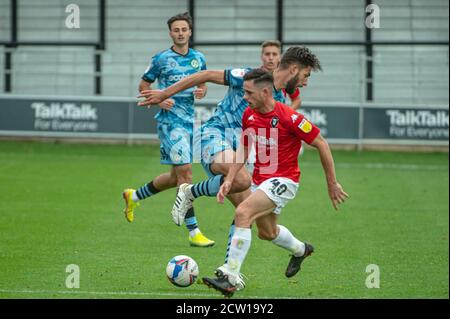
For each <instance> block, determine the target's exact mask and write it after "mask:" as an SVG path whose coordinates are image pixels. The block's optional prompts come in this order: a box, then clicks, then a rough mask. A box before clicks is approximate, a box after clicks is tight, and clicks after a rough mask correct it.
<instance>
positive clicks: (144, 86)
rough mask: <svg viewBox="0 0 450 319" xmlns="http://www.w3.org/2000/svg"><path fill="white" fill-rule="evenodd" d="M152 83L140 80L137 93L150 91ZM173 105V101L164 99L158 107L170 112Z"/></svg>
mask: <svg viewBox="0 0 450 319" xmlns="http://www.w3.org/2000/svg"><path fill="white" fill-rule="evenodd" d="M152 83H153V82H149V81H146V80H144V79H141V82H140V83H139V92H142V91H147V90H151V89H152ZM174 104H175V101H174V100H173V99H165V100H164V101H162V102H161V103H158V105H159V107H161V108H162V109H164V110H170V109H171V108H172V107H173V106H174Z"/></svg>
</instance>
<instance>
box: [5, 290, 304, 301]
mask: <svg viewBox="0 0 450 319" xmlns="http://www.w3.org/2000/svg"><path fill="white" fill-rule="evenodd" d="M0 293H6V294H63V295H111V296H157V297H184V298H186V297H208V298H221V297H222V296H220V295H218V294H201V293H200V294H199V293H186V294H183V293H176V292H139V291H128V292H125V291H78V290H59V291H56V290H55V291H53V290H7V289H0ZM242 297H243V298H250V299H298V298H294V297H268V296H242Z"/></svg>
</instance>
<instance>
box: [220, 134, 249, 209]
mask: <svg viewBox="0 0 450 319" xmlns="http://www.w3.org/2000/svg"><path fill="white" fill-rule="evenodd" d="M248 153H249V151H248V146H246V145H244V143H241V144H240V145H239V147H238V149H237V151H236V160H235V162H234V163H233V164H231V167H230V169H229V170H228V174H227V175H226V176H225V179H224V181H223V184H222V185H221V186H220V190H219V192H218V193H217V201H218V202H219V203H221V204H223V202H224V201H225V197H226V196H227V195H228V193H229V192H230V190H231V186H232V185H233V181H234V179H235V178H236V175H237V173H238V172H239V171H240V170H241V169H242V167H243V166H244V163H245V162H246V161H247V159H248Z"/></svg>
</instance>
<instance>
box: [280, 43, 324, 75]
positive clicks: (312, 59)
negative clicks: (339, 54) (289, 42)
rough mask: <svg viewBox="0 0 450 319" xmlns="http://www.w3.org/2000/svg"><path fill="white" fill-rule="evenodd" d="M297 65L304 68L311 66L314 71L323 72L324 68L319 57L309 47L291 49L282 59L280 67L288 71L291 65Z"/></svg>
mask: <svg viewBox="0 0 450 319" xmlns="http://www.w3.org/2000/svg"><path fill="white" fill-rule="evenodd" d="M293 63H297V64H299V65H300V66H302V67H307V66H310V67H312V69H313V70H314V71H322V66H321V65H320V61H319V59H318V58H317V56H316V55H315V54H314V53H312V52H311V51H310V50H309V49H308V48H307V47H304V46H295V47H290V48H289V49H287V51H286V52H285V53H284V54H283V56H282V57H281V62H280V67H281V68H282V69H286V68H287V67H288V66H289V65H291V64H293Z"/></svg>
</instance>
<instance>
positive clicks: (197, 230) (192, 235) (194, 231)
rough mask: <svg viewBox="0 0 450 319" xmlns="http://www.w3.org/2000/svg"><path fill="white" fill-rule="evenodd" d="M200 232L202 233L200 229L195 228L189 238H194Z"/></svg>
mask: <svg viewBox="0 0 450 319" xmlns="http://www.w3.org/2000/svg"><path fill="white" fill-rule="evenodd" d="M199 232H200V229H198V227H197V228H195V229H193V230H190V231H189V236H191V237H194V236H195V235H197V234H198V233H199Z"/></svg>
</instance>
